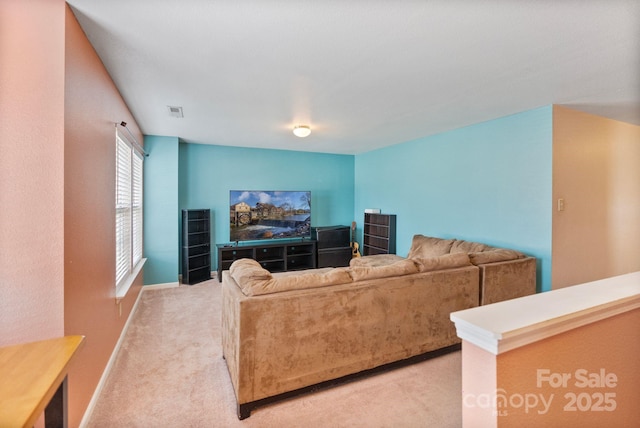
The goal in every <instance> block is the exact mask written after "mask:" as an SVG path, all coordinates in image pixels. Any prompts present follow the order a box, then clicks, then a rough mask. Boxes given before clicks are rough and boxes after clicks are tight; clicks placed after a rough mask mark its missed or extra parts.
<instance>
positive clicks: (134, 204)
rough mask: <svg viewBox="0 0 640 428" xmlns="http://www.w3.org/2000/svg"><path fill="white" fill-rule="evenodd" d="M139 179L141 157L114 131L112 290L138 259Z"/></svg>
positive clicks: (139, 231)
mask: <svg viewBox="0 0 640 428" xmlns="http://www.w3.org/2000/svg"><path fill="white" fill-rule="evenodd" d="M142 177H143V161H142V157H141V156H140V155H138V153H137V152H136V151H135V150H134V149H133V146H132V144H131V143H129V141H128V140H127V139H126V138H124V137H123V136H122V135H121V134H120V133H118V132H117V131H116V201H115V202H116V289H118V288H119V287H120V286H121V285H122V284H123V283H125V282H127V281H125V280H126V279H128V278H129V277H130V276H131V275H132V272H133V269H134V267H135V266H136V264H138V263H139V262H140V260H141V259H142V210H143V207H142ZM129 279H131V278H129Z"/></svg>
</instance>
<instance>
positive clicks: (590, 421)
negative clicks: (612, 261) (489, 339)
mask: <svg viewBox="0 0 640 428" xmlns="http://www.w3.org/2000/svg"><path fill="white" fill-rule="evenodd" d="M638 325H640V309H635V310H632V311H629V312H625V313H623V314H620V315H617V316H614V317H610V318H606V319H604V320H602V321H598V322H594V323H591V324H588V325H585V326H582V327H579V328H576V329H573V330H570V331H567V332H565V333H561V334H558V335H556V336H552V337H550V338H547V339H544V340H541V341H539V342H535V343H533V344H530V345H527V346H523V347H521V348H517V349H514V350H512V351H508V352H505V353H504V354H500V355H498V356H495V355H493V354H491V353H489V352H487V351H485V350H483V349H480V348H478V347H476V346H474V345H472V344H470V343H468V342H466V341H465V342H463V345H462V367H463V377H462V386H463V426H465V427H491V426H494V427H500V428H511V427H514V428H515V427H527V426H536V427H537V426H540V427H542V426H544V427H596V426H598V427H605V426H609V427H625V426H635V424H636V423H637V421H639V420H640V406H638V403H637V399H638V397H640V360H638V355H640V336H639V333H638V327H637V326H638ZM538 370H540V372H538ZM492 376H496V377H493V378H492ZM585 379H586V381H585ZM556 382H557V383H556ZM496 387H497V388H496ZM468 394H471V395H470V396H465V395H468ZM496 403H497V404H496ZM500 404H502V406H501V405H500ZM608 409H609V410H608Z"/></svg>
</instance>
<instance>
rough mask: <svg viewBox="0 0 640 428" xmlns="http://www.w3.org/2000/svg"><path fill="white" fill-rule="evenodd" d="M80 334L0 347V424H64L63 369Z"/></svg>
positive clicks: (78, 343) (76, 347) (80, 340)
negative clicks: (41, 421) (43, 418)
mask: <svg viewBox="0 0 640 428" xmlns="http://www.w3.org/2000/svg"><path fill="white" fill-rule="evenodd" d="M83 344H84V336H65V337H61V338H56V339H49V340H42V341H39V342H31V343H25V344H21V345H13V346H7V347H4V348H0V427H32V426H33V425H34V424H35V423H36V421H37V420H38V418H39V417H40V416H41V415H42V412H43V411H44V412H45V426H46V427H66V426H67V372H68V369H69V363H70V362H71V360H72V359H73V357H74V356H75V355H76V354H77V351H78V350H79V349H80V348H81V346H82V345H83Z"/></svg>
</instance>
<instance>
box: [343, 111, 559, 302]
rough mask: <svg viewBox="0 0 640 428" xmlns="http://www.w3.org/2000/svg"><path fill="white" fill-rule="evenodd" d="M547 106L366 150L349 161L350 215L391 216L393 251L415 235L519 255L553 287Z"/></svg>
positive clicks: (541, 285)
mask: <svg viewBox="0 0 640 428" xmlns="http://www.w3.org/2000/svg"><path fill="white" fill-rule="evenodd" d="M552 143H553V141H552V107H551V106H547V107H542V108H539V109H535V110H531V111H527V112H524V113H519V114H515V115H511V116H507V117H504V118H500V119H496V120H492V121H488V122H484V123H480V124H477V125H472V126H468V127H465V128H461V129H457V130H454V131H450V132H446V133H442V134H439V135H434V136H430V137H425V138H421V139H418V140H415V141H411V142H407V143H403V144H399V145H395V146H391V147H387V148H383V149H379V150H375V151H371V152H368V153H364V154H360V155H357V156H356V158H355V190H356V193H355V195H356V196H355V213H356V214H355V215H356V217H358V220H357V221H358V223H359V227H358V233H359V236H360V242H362V238H361V236H362V235H361V234H362V230H361V227H360V225H361V223H362V221H363V220H364V209H365V208H380V209H381V210H382V212H383V213H389V214H396V215H397V237H398V239H397V253H398V254H399V255H402V256H406V254H407V253H408V251H409V248H410V246H411V239H412V237H413V235H414V234H423V235H429V236H438V237H443V238H449V237H451V238H458V239H466V240H473V241H478V242H483V243H486V244H490V245H496V246H504V247H507V248H514V249H518V250H521V251H523V252H525V253H527V254H530V255H533V256H535V257H536V258H537V259H538V289H539V290H542V291H547V290H550V289H551V226H552V224H551V214H552V213H551V208H550V206H551V205H550V204H551V201H552V193H551V191H552Z"/></svg>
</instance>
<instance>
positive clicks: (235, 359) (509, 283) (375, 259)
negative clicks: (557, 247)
mask: <svg viewBox="0 0 640 428" xmlns="http://www.w3.org/2000/svg"><path fill="white" fill-rule="evenodd" d="M445 241H451V242H445ZM463 243H464V241H456V240H441V239H438V238H429V237H423V236H422V235H416V237H414V241H413V245H412V248H411V251H410V252H409V254H408V257H407V258H403V257H399V256H392V255H386V256H368V257H362V258H359V259H353V260H352V264H351V266H350V267H348V268H325V269H312V270H305V271H297V272H282V273H273V274H272V273H269V272H268V271H266V270H265V269H263V268H262V267H261V266H260V265H259V264H258V263H257V262H256V261H254V260H251V259H241V260H238V261H236V262H234V264H233V265H232V266H231V268H230V270H229V271H224V272H223V280H222V299H223V301H222V348H223V356H224V358H225V360H226V363H227V367H228V369H229V374H230V377H231V381H232V384H233V388H234V392H235V394H236V399H237V404H238V409H237V410H238V417H239V418H240V419H244V418H245V417H248V416H249V415H250V412H251V410H252V409H253V408H254V407H256V406H257V405H260V404H261V403H264V402H266V401H269V400H271V399H273V398H274V397H276V398H279V397H282V396H286V395H287V394H288V393H291V392H292V391H297V390H300V389H303V388H306V387H309V386H311V385H316V384H320V383H323V382H326V381H330V380H334V379H338V378H341V377H344V376H347V375H350V374H354V373H358V372H362V371H365V370H368V369H373V368H376V367H380V366H383V365H386V364H390V363H393V362H397V361H401V360H406V359H409V358H412V357H416V356H419V355H423V354H425V353H428V352H430V351H435V350H439V349H443V348H447V347H456V346H459V345H458V344H459V343H460V340H459V339H458V337H457V336H456V332H455V327H454V325H453V324H452V323H451V322H450V320H449V314H450V313H451V312H454V311H459V310H463V309H468V308H471V307H475V306H478V305H479V304H481V302H482V301H484V302H485V303H489V302H493V301H498V300H504V299H505V298H512V297H519V295H526V294H532V293H535V259H534V258H531V257H525V256H524V255H523V254H521V253H518V252H511V250H499V249H493V248H491V247H487V246H483V247H482V244H477V246H476V247H472V246H470V245H466V244H463ZM454 244H456V245H455V247H454ZM491 251H495V252H494V253H491V254H489V253H490V252H491ZM480 253H487V254H480ZM499 253H502V254H499ZM499 258H502V260H498V259H499ZM505 258H506V259H507V260H504V259H505ZM474 262H475V263H477V264H474ZM505 278H506V279H505ZM510 288H513V289H510ZM505 289H509V290H505ZM516 289H517V290H516Z"/></svg>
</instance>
